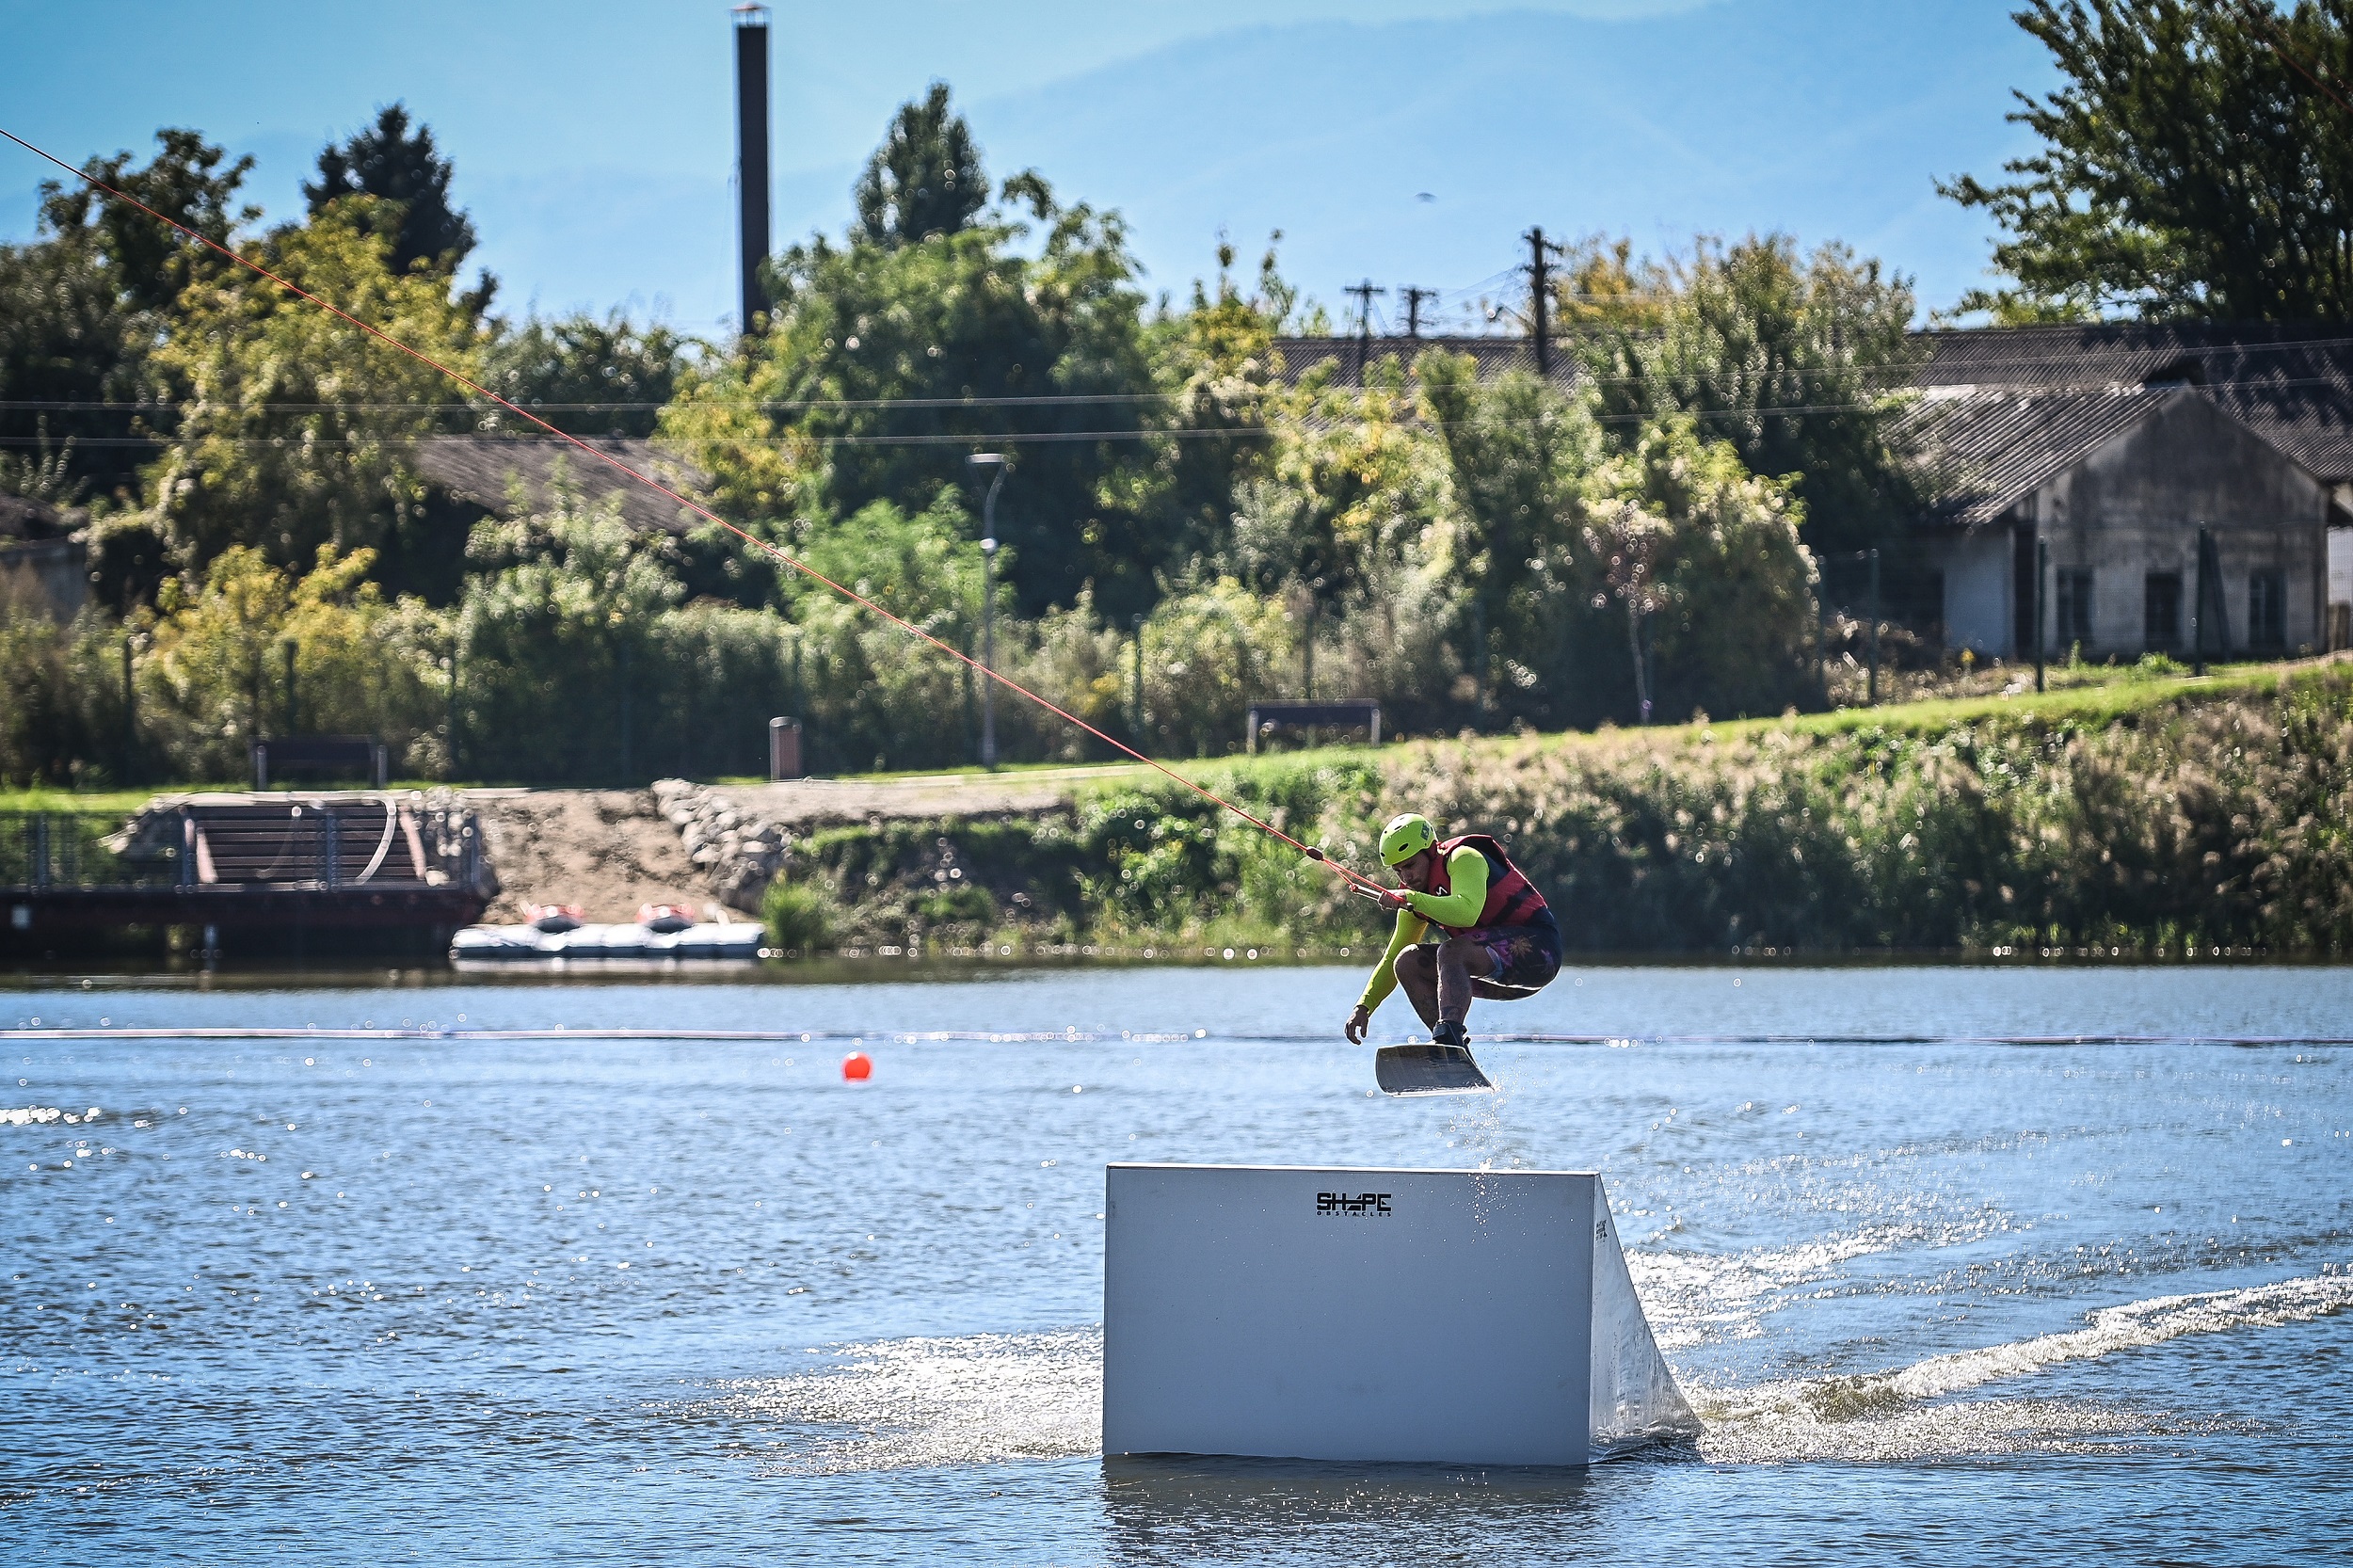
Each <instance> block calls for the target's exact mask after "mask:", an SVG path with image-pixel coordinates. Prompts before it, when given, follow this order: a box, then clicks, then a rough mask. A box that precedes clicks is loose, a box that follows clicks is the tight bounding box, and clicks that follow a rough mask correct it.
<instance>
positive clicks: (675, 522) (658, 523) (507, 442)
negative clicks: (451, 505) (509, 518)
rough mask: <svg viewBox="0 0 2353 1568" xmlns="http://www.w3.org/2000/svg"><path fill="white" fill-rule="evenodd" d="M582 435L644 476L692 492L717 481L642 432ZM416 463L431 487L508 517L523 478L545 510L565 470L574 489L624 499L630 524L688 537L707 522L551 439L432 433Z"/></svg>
mask: <svg viewBox="0 0 2353 1568" xmlns="http://www.w3.org/2000/svg"><path fill="white" fill-rule="evenodd" d="M582 440H585V441H586V442H587V443H588V444H589V445H590V446H593V447H595V448H597V449H598V450H599V451H600V452H608V453H611V454H612V455H613V456H615V457H616V458H618V459H619V460H620V461H622V462H624V463H627V464H628V465H629V466H630V467H631V468H633V469H635V470H636V471H637V472H640V473H643V474H647V475H648V476H650V477H652V478H655V479H659V480H661V481H662V483H664V484H665V485H668V486H670V487H672V488H680V487H683V488H685V490H686V493H687V494H689V495H694V494H696V492H698V491H700V490H701V489H703V488H706V487H707V486H708V485H709V484H710V482H711V481H710V478H709V476H708V475H705V474H702V473H700V472H696V471H695V470H693V469H691V468H689V467H687V466H686V465H685V464H682V463H680V461H679V460H678V459H677V458H676V457H673V456H669V455H668V454H667V453H665V452H664V451H663V450H662V449H661V448H660V447H658V446H656V445H655V444H654V443H653V442H652V441H649V440H643V439H642V438H639V437H634V436H584V437H583V438H582ZM415 462H416V466H417V472H420V473H422V474H424V477H425V478H426V480H428V481H429V482H431V483H432V484H435V485H438V486H440V488H442V489H444V490H447V491H448V492H449V493H450V494H452V495H454V496H456V497H458V498H460V499H461V500H465V501H471V502H472V503H473V504H475V505H477V506H480V507H482V508H483V509H484V510H485V511H488V512H491V513H495V514H497V515H499V516H504V515H505V513H506V510H507V504H508V498H509V496H510V493H511V491H512V489H513V487H514V486H515V485H516V484H517V483H518V482H520V485H521V487H522V491H523V497H524V500H525V503H526V504H528V505H530V506H531V507H532V508H533V509H534V510H538V509H542V508H544V507H546V506H547V505H548V504H549V503H550V500H551V498H552V495H553V493H554V489H555V481H556V474H557V472H558V471H559V469H560V470H561V471H562V472H563V474H564V476H565V477H566V479H567V480H568V482H569V483H570V485H571V487H572V488H573V489H574V490H576V491H577V492H578V493H579V494H580V495H581V496H582V497H583V498H584V499H586V500H589V501H602V500H603V499H604V498H605V497H606V496H609V495H617V496H619V497H620V503H621V516H622V517H623V518H624V519H626V520H628V521H629V523H630V525H631V526H632V527H635V528H644V529H659V530H662V531H663V532H665V533H670V534H683V533H686V532H688V531H689V530H691V529H693V528H695V527H696V526H697V525H698V524H699V523H700V522H701V521H702V520H701V519H700V518H697V517H696V516H695V514H694V513H692V512H689V511H686V510H684V509H683V508H681V507H680V505H679V504H677V503H676V502H673V501H670V500H667V499H665V498H664V497H663V496H661V495H658V494H656V493H655V492H654V491H652V490H650V489H648V488H646V487H645V486H643V485H640V484H638V483H637V482H636V481H635V480H633V479H632V478H630V477H629V476H628V475H627V474H624V473H622V472H619V471H617V470H616V469H614V468H612V467H611V466H609V465H607V464H604V463H600V462H599V461H597V460H596V459H595V458H594V457H591V456H588V455H587V454H586V453H584V452H583V451H581V450H580V448H578V447H576V446H574V445H572V443H571V442H569V441H567V440H558V439H557V438H555V437H553V436H432V437H428V438H426V439H425V440H421V441H419V442H418V443H417V446H416V454H415Z"/></svg>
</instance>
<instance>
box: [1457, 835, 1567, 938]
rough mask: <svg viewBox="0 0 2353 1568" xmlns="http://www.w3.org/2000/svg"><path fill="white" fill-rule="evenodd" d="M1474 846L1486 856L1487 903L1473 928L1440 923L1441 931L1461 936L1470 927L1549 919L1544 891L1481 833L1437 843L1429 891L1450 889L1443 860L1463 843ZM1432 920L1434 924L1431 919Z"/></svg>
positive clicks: (1469, 846)
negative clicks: (1435, 880) (1435, 878)
mask: <svg viewBox="0 0 2353 1568" xmlns="http://www.w3.org/2000/svg"><path fill="white" fill-rule="evenodd" d="M1466 846H1467V847H1468V848H1471V849H1475V850H1477V851H1478V852H1479V853H1480V854H1481V855H1483V856H1486V857H1487V904H1486V906H1485V907H1484V908H1482V909H1481V910H1480V911H1479V922H1478V926H1477V927H1476V928H1474V927H1469V926H1451V925H1449V926H1440V927H1439V929H1440V930H1442V931H1446V932H1449V933H1450V934H1452V935H1454V936H1461V935H1462V934H1463V933H1464V932H1465V931H1466V930H1471V929H1485V928H1487V927H1490V926H1498V925H1536V924H1539V923H1541V922H1543V921H1545V920H1551V919H1552V907H1551V905H1549V904H1546V903H1545V895H1544V894H1542V893H1540V892H1538V891H1537V890H1536V888H1535V885H1534V884H1533V883H1531V882H1529V880H1528V878H1527V877H1525V876H1523V875H1521V874H1520V869H1519V868H1518V867H1517V866H1514V865H1513V864H1512V858H1511V856H1507V855H1505V854H1504V853H1503V846H1502V845H1501V844H1499V843H1497V841H1496V840H1494V839H1493V838H1491V837H1490V836H1488V835H1487V834H1484V833H1465V834H1464V835H1463V836H1462V837H1461V838H1459V839H1449V840H1446V841H1445V842H1444V843H1442V844H1440V845H1439V846H1438V882H1439V885H1438V886H1436V887H1433V888H1431V889H1430V890H1431V891H1432V892H1433V893H1435V894H1438V895H1439V896H1440V897H1444V896H1445V895H1446V894H1447V893H1448V892H1449V891H1451V890H1452V888H1451V887H1450V886H1449V884H1448V883H1447V877H1446V864H1447V862H1448V861H1449V860H1451V859H1452V858H1453V857H1454V852H1455V851H1456V850H1458V849H1462V848H1465V847H1466ZM1431 923H1432V924H1433V925H1435V924H1437V922H1436V921H1434V920H1433V921H1432V922H1431Z"/></svg>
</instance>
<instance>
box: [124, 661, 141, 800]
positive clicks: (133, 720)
mask: <svg viewBox="0 0 2353 1568" xmlns="http://www.w3.org/2000/svg"><path fill="white" fill-rule="evenodd" d="M132 657H133V655H132V649H131V633H130V632H124V633H123V634H122V778H123V782H125V783H130V782H132V776H133V775H134V774H136V772H137V771H138V764H139V706H138V686H137V684H136V682H135V681H134V680H133V679H132V675H133V672H132V667H131V662H132Z"/></svg>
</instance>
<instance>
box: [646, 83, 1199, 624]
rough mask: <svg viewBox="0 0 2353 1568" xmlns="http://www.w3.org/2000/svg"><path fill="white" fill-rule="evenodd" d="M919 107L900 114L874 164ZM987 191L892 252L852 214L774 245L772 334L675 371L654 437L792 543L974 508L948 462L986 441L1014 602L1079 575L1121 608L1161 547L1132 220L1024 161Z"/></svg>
mask: <svg viewBox="0 0 2353 1568" xmlns="http://www.w3.org/2000/svg"><path fill="white" fill-rule="evenodd" d="M935 97H936V100H937V103H938V104H939V105H940V106H941V108H942V110H943V112H944V106H945V103H946V100H945V96H944V93H938V94H936V95H935ZM921 111H923V106H922V105H920V104H910V105H908V107H907V109H905V110H903V111H902V112H901V115H900V117H899V119H898V120H895V121H894V122H893V127H892V133H891V134H892V138H893V139H892V141H891V142H889V143H886V145H885V147H884V149H883V151H882V152H880V153H878V154H877V158H878V160H882V161H885V162H887V161H888V157H889V156H890V155H891V154H892V149H893V147H894V146H895V145H896V144H897V142H898V141H899V140H900V139H901V134H902V133H903V132H904V129H905V126H906V124H907V123H908V118H909V115H910V114H913V115H914V116H915V119H916V120H919V121H920V120H923V118H924V113H923V112H921ZM970 177H971V178H973V179H976V180H977V179H978V178H979V177H980V174H979V168H978V164H977V162H974V163H972V164H971V165H970ZM961 179H962V176H960V180H961ZM961 188H962V187H961V184H959V189H961ZM1000 195H1001V198H1002V200H1001V201H1000V204H998V205H996V206H993V207H989V208H987V209H985V210H983V211H981V212H980V214H979V216H978V217H977V218H975V219H974V220H973V221H971V222H969V223H963V224H960V226H959V227H957V228H956V229H955V230H954V231H953V232H942V231H940V230H938V229H936V228H934V229H931V230H927V231H924V232H923V233H922V234H921V235H920V236H917V235H913V234H909V235H907V236H906V237H905V242H904V243H901V242H899V241H897V240H893V239H890V238H888V236H886V237H885V238H881V239H877V238H875V237H873V236H872V235H871V234H870V233H869V232H867V229H866V227H865V226H864V224H863V223H862V222H861V223H860V224H859V225H855V226H853V228H852V230H851V232H850V235H849V239H848V243H846V244H842V245H836V244H834V243H832V242H831V241H828V240H827V239H825V238H824V236H822V235H819V236H815V237H812V238H811V239H810V240H808V242H806V243H805V244H801V245H796V246H794V247H793V248H792V249H790V250H788V251H786V252H785V253H784V254H783V255H782V256H780V257H778V258H776V261H775V262H774V263H773V264H771V266H770V268H769V296H770V297H771V298H772V299H774V300H775V301H776V312H775V315H774V317H773V319H772V324H771V326H770V329H769V330H768V332H767V333H766V334H765V335H763V336H761V337H760V338H757V339H751V340H747V341H746V342H745V343H744V344H742V345H741V351H740V353H739V354H738V355H737V356H735V357H733V358H730V359H729V360H726V361H724V362H721V363H718V364H714V365H712V366H710V367H707V368H704V369H699V370H696V371H695V372H693V373H690V374H689V375H687V376H685V377H684V378H683V379H682V380H681V383H680V394H679V397H678V399H677V401H675V402H674V403H672V405H671V406H670V407H669V408H667V409H665V410H664V416H663V425H662V429H663V432H664V434H665V435H666V436H668V437H670V438H672V439H673V440H676V441H679V442H680V443H681V444H682V445H683V446H684V447H685V448H686V450H687V451H689V452H690V453H691V454H692V455H693V456H695V457H696V459H697V460H698V462H699V463H700V465H701V466H702V467H703V468H704V469H706V470H707V471H709V472H711V473H712V475H713V477H714V479H715V481H716V485H717V489H718V493H719V495H720V497H721V499H722V500H723V501H725V502H726V503H727V504H728V505H729V506H730V507H731V508H733V509H734V511H735V512H736V514H737V515H738V516H741V517H744V518H746V519H749V520H755V521H756V522H757V523H758V524H759V525H760V526H762V527H766V528H768V529H770V530H771V531H772V532H775V533H777V534H780V535H782V536H785V537H788V538H790V539H792V541H793V542H795V543H797V544H807V543H808V541H809V538H810V536H811V531H812V530H816V529H821V528H824V527H830V526H833V525H835V524H836V522H837V521H838V520H841V519H847V518H849V517H851V516H853V515H854V514H856V512H858V511H859V510H860V509H861V508H863V507H865V506H867V505H868V504H871V503H873V502H876V501H888V502H889V503H891V504H893V505H895V506H898V507H899V508H901V509H902V510H903V511H905V512H908V513H932V512H933V511H934V509H935V505H936V503H937V502H938V500H939V498H940V496H941V494H942V493H943V492H944V491H946V492H954V493H956V494H959V495H962V496H964V497H965V498H966V499H967V502H968V504H969V505H970V506H971V508H972V509H973V510H975V511H977V510H978V502H979V496H978V492H977V487H975V485H974V483H973V478H972V473H971V471H970V469H969V468H968V466H967V464H966V462H965V459H966V457H967V456H968V455H969V454H971V453H973V452H978V451H984V450H990V449H998V448H1001V449H1003V450H1004V451H1006V452H1008V453H1009V454H1010V455H1011V456H1013V459H1014V467H1015V472H1013V474H1012V476H1011V477H1010V478H1009V479H1008V480H1007V481H1006V483H1005V487H1004V490H1003V494H1002V496H1001V498H1000V502H999V504H998V508H997V532H998V536H999V537H1000V538H1001V539H1003V540H1004V541H1005V542H1006V544H1007V545H1009V546H1010V547H1011V549H1012V552H1013V553H1012V559H1011V562H1010V569H1011V571H1012V573H1013V581H1014V585H1015V590H1016V600H1017V601H1018V603H1019V604H1020V606H1021V608H1022V610H1023V611H1024V613H1027V614H1036V613H1038V612H1040V611H1042V610H1044V609H1046V608H1048V606H1053V605H1068V604H1072V603H1075V602H1076V601H1077V600H1078V599H1079V596H1080V593H1081V591H1082V590H1084V589H1085V588H1087V587H1088V585H1089V584H1093V586H1094V589H1095V602H1096V604H1097V605H1098V606H1099V607H1100V608H1102V609H1103V610H1104V611H1106V612H1108V613H1111V614H1114V615H1119V616H1125V615H1127V614H1129V613H1131V612H1132V611H1134V610H1136V609H1140V608H1143V607H1144V605H1145V604H1147V603H1148V602H1149V601H1150V599H1151V597H1152V595H1153V594H1154V592H1155V586H1154V575H1153V574H1154V572H1155V570H1156V568H1159V567H1160V565H1162V564H1164V563H1165V562H1166V561H1167V559H1168V558H1169V557H1170V555H1171V553H1172V551H1173V549H1174V547H1175V544H1176V542H1177V541H1176V540H1175V539H1174V538H1173V536H1172V535H1171V532H1170V531H1169V530H1166V529H1162V528H1160V527H1157V526H1156V523H1157V520H1158V519H1157V514H1156V513H1155V512H1154V510H1153V505H1154V497H1155V495H1156V494H1157V488H1158V486H1159V484H1160V481H1159V479H1158V476H1157V472H1156V469H1155V464H1154V452H1153V448H1152V446H1151V444H1150V442H1149V440H1147V439H1146V438H1147V437H1148V435H1149V431H1150V425H1151V421H1152V418H1153V400H1152V396H1151V394H1152V392H1153V391H1154V388H1153V381H1152V367H1151V360H1150V355H1149V351H1148V345H1147V343H1146V338H1145V330H1144V319H1143V307H1144V300H1143V296H1141V294H1140V293H1139V292H1138V290H1137V289H1136V287H1135V278H1136V274H1137V271H1138V268H1137V265H1136V262H1135V259H1134V257H1133V256H1132V255H1131V254H1130V253H1129V251H1128V238H1127V226H1126V224H1125V223H1124V222H1123V221H1122V220H1121V219H1120V217H1119V215H1118V214H1116V213H1098V212H1096V210H1095V209H1093V208H1092V207H1089V206H1087V205H1086V204H1084V203H1078V204H1075V205H1072V206H1068V207H1064V206H1063V205H1061V204H1060V203H1058V202H1057V201H1056V200H1055V199H1054V195H1053V193H1052V191H1051V190H1050V189H1049V188H1048V186H1047V184H1046V182H1045V181H1044V180H1042V179H1040V178H1039V177H1038V176H1037V175H1035V174H1034V173H1028V174H1022V175H1018V176H1016V177H1015V178H1014V179H1012V180H1009V181H1007V182H1006V183H1005V185H1004V187H1003V190H1002V191H1001V193H1000ZM961 200H962V198H961V197H960V198H959V201H960V202H961ZM927 221H928V220H927Z"/></svg>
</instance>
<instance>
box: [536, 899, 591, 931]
mask: <svg viewBox="0 0 2353 1568" xmlns="http://www.w3.org/2000/svg"><path fill="white" fill-rule="evenodd" d="M583 918H584V917H583V916H582V914H581V909H580V905H579V904H530V905H528V906H526V907H525V908H524V910H523V922H524V923H525V924H526V925H528V926H530V927H531V929H533V930H534V931H545V932H550V933H553V932H559V931H578V930H579V929H580V927H581V922H582V920H583Z"/></svg>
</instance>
